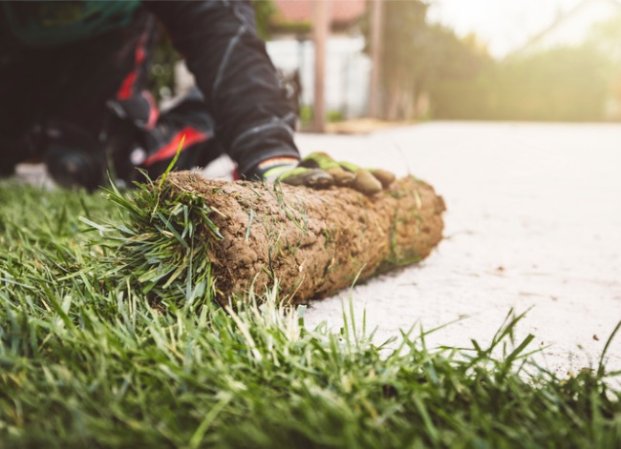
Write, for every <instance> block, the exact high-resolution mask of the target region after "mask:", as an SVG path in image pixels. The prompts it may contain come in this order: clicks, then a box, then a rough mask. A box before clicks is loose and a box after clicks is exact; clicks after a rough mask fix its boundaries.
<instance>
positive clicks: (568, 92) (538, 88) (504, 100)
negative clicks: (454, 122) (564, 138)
mask: <svg viewBox="0 0 621 449" xmlns="http://www.w3.org/2000/svg"><path fill="white" fill-rule="evenodd" d="M607 67H608V63H607V61H606V59H605V58H604V57H603V56H601V55H600V54H599V53H598V52H596V51H594V50H593V48H592V47H591V46H587V45H584V46H581V47H574V48H571V47H567V48H555V49H551V50H548V51H545V52H538V53H533V54H528V55H515V56H513V57H510V58H507V59H506V60H504V61H500V62H497V63H495V64H489V65H487V66H486V67H485V69H483V70H482V71H481V72H480V73H479V74H478V75H477V76H475V77H473V78H470V79H465V80H457V79H450V80H442V81H440V82H438V83H436V84H435V85H434V86H433V88H432V89H431V102H432V105H433V115H434V117H438V118H451V119H463V118H466V119H501V120H559V121H560V120H571V121H580V120H602V119H603V118H604V113H605V109H604V107H605V104H606V99H607V98H608V95H609V89H608V86H609V81H608V77H607Z"/></svg>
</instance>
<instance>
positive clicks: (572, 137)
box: [298, 122, 621, 371]
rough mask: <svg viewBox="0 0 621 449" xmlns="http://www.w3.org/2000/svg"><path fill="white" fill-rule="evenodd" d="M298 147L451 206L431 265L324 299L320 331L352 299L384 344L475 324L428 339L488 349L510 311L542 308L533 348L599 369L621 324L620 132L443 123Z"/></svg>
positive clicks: (612, 361) (616, 351)
mask: <svg viewBox="0 0 621 449" xmlns="http://www.w3.org/2000/svg"><path fill="white" fill-rule="evenodd" d="M298 142H299V145H300V148H301V149H302V151H303V152H308V151H312V150H325V151H328V152H330V153H331V154H333V155H334V156H335V157H338V158H342V159H344V160H351V161H356V162H359V163H360V164H363V165H365V164H366V165H369V166H381V167H383V168H388V169H392V170H394V171H395V172H397V173H398V174H400V175H404V174H406V173H409V172H411V173H413V174H415V175H416V176H418V177H419V178H422V179H425V180H427V181H429V182H430V183H431V184H433V185H434V186H435V188H436V190H437V191H438V192H439V193H440V194H442V195H443V196H444V198H445V200H446V204H447V207H448V211H447V213H446V215H445V221H446V230H445V236H446V238H445V240H444V241H443V242H442V243H441V244H440V246H439V248H438V249H437V250H436V251H435V252H434V253H433V254H432V255H431V256H430V257H429V258H428V259H427V260H426V261H424V262H423V263H422V264H421V265H419V266H416V267H411V268H407V269H405V270H403V271H401V272H398V273H396V274H394V275H387V276H382V277H380V278H377V279H375V280H372V281H370V282H368V283H367V284H366V285H361V286H358V287H356V288H354V289H352V290H351V291H349V292H344V293H343V294H341V295H339V296H338V297H335V298H330V299H327V300H324V301H321V302H317V303H314V304H313V305H312V306H311V307H310V308H309V309H308V310H307V312H306V315H305V317H306V320H307V322H308V323H309V324H310V325H315V324H317V323H319V322H321V321H327V322H328V324H329V325H330V326H331V327H334V328H338V327H339V326H340V325H341V324H342V320H341V310H342V304H343V300H345V302H346V303H347V301H348V298H352V299H353V304H354V309H355V312H356V316H357V317H358V318H361V317H362V311H363V309H366V316H367V327H368V328H377V340H378V341H382V340H383V339H385V338H388V337H390V336H393V335H398V331H399V329H408V328H410V327H411V326H412V325H413V324H415V323H419V324H420V325H422V326H423V328H425V329H430V328H433V327H435V326H438V325H441V324H444V323H447V322H449V321H452V320H455V319H457V318H463V319H462V320H461V321H459V322H457V323H454V324H451V325H450V326H448V327H446V328H445V329H443V330H441V331H438V332H437V333H436V334H433V335H431V336H430V337H429V338H428V342H429V343H430V344H431V345H432V346H433V345H436V344H450V345H469V340H470V338H475V339H477V340H479V341H481V342H488V341H489V340H490V339H491V337H492V335H493V333H494V332H495V331H496V330H497V329H498V327H499V326H500V324H501V322H502V321H503V318H504V317H505V315H506V314H507V312H508V311H509V310H510V309H511V308H514V309H515V310H516V311H517V312H522V311H525V310H527V309H529V308H532V309H531V310H530V312H529V313H528V315H527V317H526V318H525V319H524V321H523V322H522V324H521V325H520V326H519V334H520V335H522V336H524V335H526V334H527V333H529V332H531V333H534V334H535V335H536V336H537V339H536V344H535V343H533V348H535V347H537V346H548V345H549V347H548V348H546V349H545V350H544V352H543V354H542V355H541V356H540V360H541V361H542V363H544V364H545V365H547V366H548V367H549V368H551V369H560V370H561V371H567V370H570V371H575V370H577V369H579V368H581V367H584V366H588V365H589V364H596V363H597V361H598V357H599V355H600V353H601V350H602V348H603V346H604V343H605V340H606V338H607V337H608V336H609V335H610V333H611V332H612V330H613V328H614V326H615V325H616V324H617V322H618V321H619V320H621V126H618V125H572V124H567V125H565V124H526V123H523V124H511V123H509V124H507V123H494V124H492V123H459V122H451V123H449V122H446V123H442V122H436V123H429V124H422V125H419V126H414V127H408V128H399V129H394V130H390V131H383V132H379V133H375V134H372V135H369V136H359V137H343V136H320V135H300V136H299V138H298ZM361 238H364V236H361ZM618 337H619V338H617V339H616V340H615V341H614V342H613V344H612V346H611V348H610V350H609V354H610V357H609V365H610V367H615V368H621V335H619V336H618Z"/></svg>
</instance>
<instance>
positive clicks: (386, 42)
mask: <svg viewBox="0 0 621 449" xmlns="http://www.w3.org/2000/svg"><path fill="white" fill-rule="evenodd" d="M428 7H429V6H428V5H427V4H425V3H423V2H422V1H419V0H414V1H407V2H399V1H395V2H384V16H383V17H384V23H383V33H384V34H383V37H382V59H381V64H382V66H381V70H382V72H381V73H382V84H383V86H382V92H383V110H384V113H383V115H384V117H385V118H387V119H390V120H397V119H398V120H404V119H411V118H416V117H419V116H422V115H425V113H426V111H425V110H421V108H420V107H419V105H418V103H419V100H420V99H421V97H422V96H424V95H425V94H427V93H428V92H429V90H430V89H432V88H433V87H435V86H436V85H437V84H438V83H440V82H442V81H445V80H461V79H469V78H471V77H472V76H473V75H475V74H476V73H478V71H479V70H480V68H481V67H482V66H483V65H484V64H486V63H489V61H490V58H489V56H488V55H487V53H486V52H485V50H484V49H483V48H482V47H481V46H480V45H479V44H478V42H477V41H476V39H474V38H473V37H472V36H470V37H468V38H466V39H459V38H458V37H457V36H456V35H455V34H454V33H453V32H452V31H451V30H449V29H447V28H445V27H443V26H440V25H435V24H434V25H432V24H429V23H428V22H427V9H428ZM367 28H368V27H367ZM367 34H368V30H367Z"/></svg>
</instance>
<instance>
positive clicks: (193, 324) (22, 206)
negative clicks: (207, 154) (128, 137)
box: [0, 182, 621, 449]
mask: <svg viewBox="0 0 621 449" xmlns="http://www.w3.org/2000/svg"><path fill="white" fill-rule="evenodd" d="M153 187H154V188H153V189H152V190H141V191H138V192H135V193H132V194H131V195H126V194H120V193H112V194H107V195H106V194H96V195H92V196H89V195H86V194H82V193H76V192H44V191H41V190H38V189H36V188H33V187H24V186H17V185H14V184H10V183H6V182H5V183H0V447H2V448H4V447H62V448H70V447H88V448H91V447H128V448H129V447H184V448H196V447H215V448H219V447H250V448H292V447H303V448H307V447H308V448H311V447H326V448H328V447H334V448H340V447H347V448H350V447H351V448H392V447H394V448H401V447H404V448H425V447H438V448H477V449H485V448H489V449H497V448H518V447H519V448H560V447H562V448H619V447H621V402H620V399H621V393H620V392H619V391H618V390H616V389H614V388H613V387H610V385H611V384H614V381H615V380H616V379H615V376H617V375H618V373H609V372H607V371H606V369H605V365H604V364H603V363H602V364H601V365H600V366H598V367H597V366H596V367H594V369H592V370H583V371H581V372H579V373H576V374H575V375H572V376H570V377H566V378H562V379H560V378H557V377H556V375H555V374H554V373H552V372H549V371H546V370H545V369H542V368H539V367H537V366H536V365H535V364H534V363H533V362H532V359H531V355H530V354H529V351H530V349H529V346H528V343H529V342H530V340H531V339H532V337H527V338H526V339H525V340H522V341H515V340H514V333H513V330H514V329H515V326H516V325H517V323H518V322H519V319H520V316H513V315H509V316H508V318H507V321H506V322H505V323H499V326H501V327H500V330H499V331H498V333H497V334H496V335H495V336H490V341H489V342H487V343H484V342H479V343H477V342H472V347H471V348H466V349H456V348H440V349H431V348H427V346H426V344H425V338H424V337H425V334H421V333H420V332H415V333H414V332H412V333H409V334H404V335H402V338H401V339H400V340H398V341H394V342H392V343H391V344H390V345H377V344H374V343H373V342H372V340H371V336H370V335H369V334H368V333H365V332H363V331H362V330H361V329H360V328H359V327H355V326H353V325H352V324H351V323H352V322H353V317H352V316H351V313H345V314H344V317H345V319H346V321H345V322H346V324H345V326H344V328H343V329H342V330H341V332H340V333H333V332H330V331H329V330H328V329H327V328H326V327H325V326H319V327H318V328H316V329H309V328H305V327H304V325H303V310H304V309H298V310H291V309H286V308H283V307H281V306H279V305H278V304H277V303H278V300H277V296H278V295H277V291H276V290H274V291H272V292H271V293H270V294H268V295H267V297H266V298H261V301H257V300H256V298H254V297H253V295H252V293H249V297H248V298H246V300H247V302H248V305H243V304H241V303H238V304H236V307H234V309H235V311H233V310H232V309H231V308H228V309H224V308H222V307H220V306H218V305H217V304H215V303H214V300H213V298H214V288H215V286H214V282H213V279H211V277H210V270H209V264H208V262H207V257H206V254H207V246H206V245H205V242H208V241H209V240H210V239H216V238H218V230H217V229H215V228H210V227H209V226H210V224H211V222H210V220H209V213H210V209H209V207H208V205H205V204H203V203H202V202H201V201H200V200H199V199H197V198H193V197H191V196H187V197H186V198H184V199H183V201H181V202H179V201H174V200H172V199H171V198H170V196H169V195H168V192H167V191H166V189H165V187H164V188H163V190H159V189H158V187H159V184H156V185H154V186H153ZM258 302H261V305H257V303H258ZM611 331H612V330H611Z"/></svg>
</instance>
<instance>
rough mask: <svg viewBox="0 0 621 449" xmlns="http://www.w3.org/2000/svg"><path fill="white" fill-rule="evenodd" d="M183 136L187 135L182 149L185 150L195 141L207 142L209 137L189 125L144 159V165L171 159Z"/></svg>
mask: <svg viewBox="0 0 621 449" xmlns="http://www.w3.org/2000/svg"><path fill="white" fill-rule="evenodd" d="M183 136H185V144H184V146H183V147H182V148H181V150H180V151H185V150H186V149H188V148H189V147H191V146H192V145H194V144H195V143H199V142H205V141H206V140H208V139H209V135H208V134H205V133H202V132H200V131H198V130H196V129H194V128H191V127H189V126H188V127H186V128H183V129H182V130H181V131H179V132H178V133H177V134H175V137H173V139H172V140H171V141H170V142H169V143H168V144H167V145H164V146H163V147H162V148H160V149H159V150H157V151H156V152H155V153H153V154H152V155H151V156H149V157H148V158H147V159H146V160H145V161H144V165H146V166H147V167H148V166H149V165H153V164H155V163H156V162H160V161H164V160H166V159H171V158H172V157H174V156H175V154H177V149H178V148H179V144H180V143H181V139H182V138H183Z"/></svg>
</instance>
